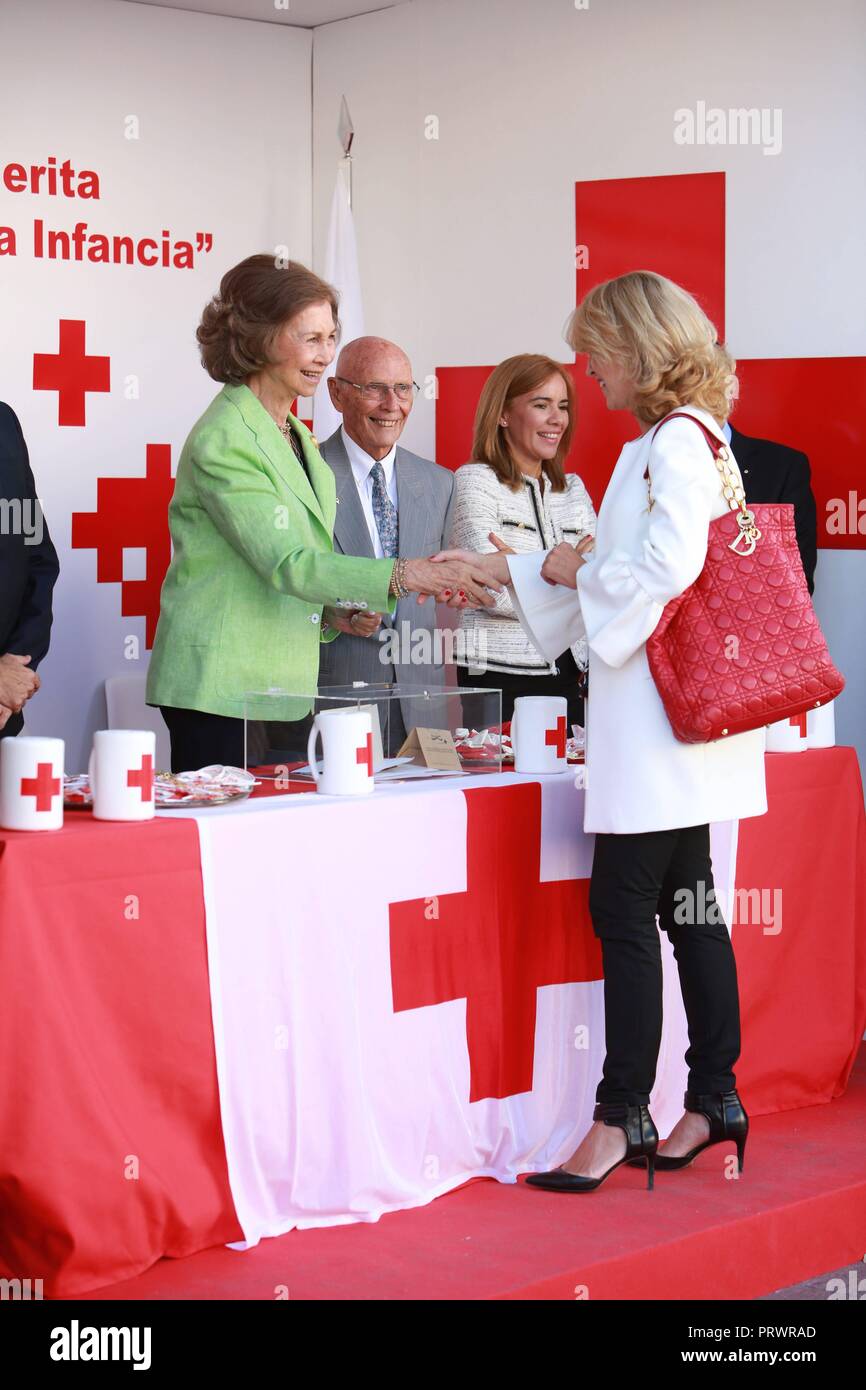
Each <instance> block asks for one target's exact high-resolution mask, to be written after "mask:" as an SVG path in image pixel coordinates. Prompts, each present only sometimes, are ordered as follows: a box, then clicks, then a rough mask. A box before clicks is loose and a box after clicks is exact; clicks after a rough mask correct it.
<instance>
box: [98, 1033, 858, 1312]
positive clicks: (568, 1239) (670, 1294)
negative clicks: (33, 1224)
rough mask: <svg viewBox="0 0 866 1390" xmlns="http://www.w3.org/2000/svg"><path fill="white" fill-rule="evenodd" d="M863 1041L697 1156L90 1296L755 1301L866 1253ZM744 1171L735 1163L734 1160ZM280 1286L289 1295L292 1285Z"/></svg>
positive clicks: (455, 1205)
mask: <svg viewBox="0 0 866 1390" xmlns="http://www.w3.org/2000/svg"><path fill="white" fill-rule="evenodd" d="M864 1134H866V1047H861V1049H860V1054H859V1057H858V1059H857V1062H856V1064H855V1066H854V1069H853V1071H852V1073H851V1078H850V1081H849V1083H848V1089H847V1091H846V1093H845V1095H844V1096H842V1097H840V1098H839V1099H838V1100H835V1101H832V1102H831V1103H830V1104H828V1105H817V1106H810V1107H808V1108H807V1109H802V1110H789V1111H787V1112H783V1113H781V1114H776V1115H767V1116H762V1117H759V1118H757V1119H755V1120H753V1121H752V1123H751V1129H750V1133H749V1140H748V1144H747V1146H746V1156H745V1167H744V1171H743V1174H742V1176H741V1177H740V1178H734V1179H726V1178H725V1177H724V1172H725V1168H726V1166H727V1164H726V1158H727V1155H728V1152H730V1153H732V1154H733V1153H735V1149H734V1145H733V1143H732V1144H730V1145H718V1146H716V1147H714V1148H712V1149H708V1150H707V1151H706V1152H705V1153H703V1154H701V1155H700V1157H699V1158H698V1159H697V1160H696V1162H695V1163H694V1164H693V1165H692V1167H690V1168H686V1169H683V1170H681V1171H680V1172H674V1173H658V1174H657V1175H656V1186H655V1191H654V1192H648V1191H647V1190H646V1172H645V1170H640V1169H637V1168H629V1167H628V1166H626V1165H623V1166H622V1167H621V1168H618V1169H617V1171H616V1172H615V1173H614V1174H613V1175H612V1176H611V1177H610V1178H609V1179H608V1180H607V1182H606V1183H605V1184H604V1186H603V1187H602V1188H601V1189H599V1190H598V1191H597V1192H594V1193H588V1194H585V1195H583V1196H561V1195H557V1194H555V1193H545V1192H541V1191H536V1190H534V1189H531V1188H527V1187H525V1186H524V1184H523V1183H522V1182H521V1183H519V1184H518V1185H517V1187H510V1186H505V1185H502V1184H499V1183H495V1182H492V1181H490V1180H487V1179H481V1180H477V1181H473V1182H470V1183H467V1184H466V1186H465V1187H462V1188H460V1189H459V1190H458V1191H457V1192H453V1193H450V1194H449V1195H448V1196H445V1197H440V1198H439V1199H438V1200H437V1201H435V1202H432V1203H431V1204H430V1205H429V1206H426V1207H419V1208H416V1209H415V1210H413V1211H405V1212H394V1213H391V1214H389V1215H386V1216H383V1217H382V1218H381V1220H380V1221H378V1222H377V1223H376V1224H372V1225H355V1226H342V1227H335V1228H331V1229H329V1230H316V1231H292V1232H290V1233H289V1234H288V1235H285V1236H281V1237H279V1238H278V1239H275V1240H265V1241H262V1242H261V1243H260V1244H259V1245H258V1246H257V1247H256V1248H255V1249H254V1250H249V1251H246V1252H238V1251H234V1250H227V1249H225V1248H224V1247H217V1248H214V1249H211V1250H205V1251H202V1252H200V1253H199V1254H196V1255H191V1256H189V1257H188V1258H187V1259H182V1260H160V1261H159V1263H158V1264H156V1265H154V1266H153V1268H151V1269H149V1270H148V1271H147V1272H146V1273H145V1274H142V1275H140V1276H139V1277H138V1278H136V1279H131V1280H128V1281H127V1282H125V1283H122V1284H115V1285H112V1286H111V1288H106V1289H103V1290H98V1291H96V1292H94V1293H92V1294H89V1295H84V1296H83V1297H84V1298H92V1299H101V1298H107V1299H115V1298H116V1299H127V1298H132V1299H139V1298H140V1299H274V1298H275V1297H277V1296H278V1294H277V1292H276V1290H278V1288H279V1287H283V1288H285V1289H287V1290H288V1296H289V1297H290V1298H291V1299H302V1300H306V1299H501V1298H556V1299H573V1298H575V1297H576V1293H575V1290H576V1289H579V1288H584V1289H585V1290H586V1292H585V1293H584V1294H583V1296H584V1297H587V1296H588V1297H589V1298H593V1299H600V1298H601V1299H604V1298H635V1299H637V1298H650V1299H652V1298H658V1299H681V1298H703V1299H733V1298H755V1297H757V1296H759V1295H761V1294H765V1293H770V1292H772V1291H773V1290H775V1289H779V1288H784V1287H787V1286H788V1285H790V1284H795V1283H798V1282H799V1281H801V1280H804V1279H806V1278H808V1277H809V1276H810V1275H813V1274H819V1273H822V1272H824V1271H826V1270H832V1269H837V1268H840V1267H841V1266H843V1265H845V1264H846V1263H848V1262H852V1263H853V1262H855V1261H857V1260H859V1259H862V1257H863V1250H864V1235H863V1232H864V1231H866V1145H864V1142H863V1137H864ZM733 1167H734V1168H736V1163H734V1165H733ZM283 1296H285V1295H283Z"/></svg>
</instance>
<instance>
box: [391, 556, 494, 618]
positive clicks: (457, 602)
mask: <svg viewBox="0 0 866 1390" xmlns="http://www.w3.org/2000/svg"><path fill="white" fill-rule="evenodd" d="M496 559H498V557H497V556H494V555H476V554H475V552H474V551H471V550H441V551H440V552H439V554H438V555H434V556H431V557H430V559H429V560H409V561H407V564H406V572H405V582H406V584H407V586H408V587H409V588H410V589H412V590H414V591H415V592H416V593H417V594H418V601H419V603H423V602H424V600H425V599H426V598H428V597H429V596H430V595H432V596H433V597H434V598H438V599H441V600H442V602H443V603H447V604H448V606H449V608H490V607H492V605H493V597H492V595H491V594H490V593H488V590H489V589H492V590H494V592H498V591H499V590H500V589H502V587H503V584H507V583H508V573H507V570H506V573H505V577H504V580H500V579H499V578H498V577H497V576H496V575H495V574H494V572H493V569H492V568H491V567H490V566H489V564H488V563H487V562H488V561H491V560H496ZM503 563H505V562H503Z"/></svg>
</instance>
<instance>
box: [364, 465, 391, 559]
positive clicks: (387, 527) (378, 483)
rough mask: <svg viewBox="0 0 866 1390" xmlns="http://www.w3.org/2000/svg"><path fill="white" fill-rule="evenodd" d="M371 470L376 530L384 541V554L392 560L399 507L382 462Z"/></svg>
mask: <svg viewBox="0 0 866 1390" xmlns="http://www.w3.org/2000/svg"><path fill="white" fill-rule="evenodd" d="M370 472H371V474H372V477H373V516H374V518H375V520H376V530H377V531H378V532H379V540H380V541H381V542H382V551H383V554H384V555H385V557H386V559H389V560H390V559H393V558H394V557H395V556H396V554H397V508H396V507H395V506H394V503H393V502H392V501H391V498H390V497H389V496H388V489H387V487H386V486H385V470H384V468H383V467H382V465H381V463H374V464H373V467H372V468H371V469H370Z"/></svg>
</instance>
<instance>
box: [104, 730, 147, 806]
mask: <svg viewBox="0 0 866 1390" xmlns="http://www.w3.org/2000/svg"><path fill="white" fill-rule="evenodd" d="M155 757H156V734H155V733H153V731H152V730H151V729H98V730H97V732H96V733H95V734H94V735H93V752H92V753H91V754H90V767H89V775H90V790H91V792H92V793H93V814H94V816H95V817H96V819H97V820H152V818H153V814H154V811H155V809H156V803H155V801H154V796H153V770H154V769H153V763H154V758H155Z"/></svg>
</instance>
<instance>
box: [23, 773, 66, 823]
mask: <svg viewBox="0 0 866 1390" xmlns="http://www.w3.org/2000/svg"><path fill="white" fill-rule="evenodd" d="M21 795H22V796H35V797H36V810H37V811H50V810H51V803H52V801H53V800H54V798H55V796H59V795H60V778H59V777H55V776H54V768H53V767H52V766H51V764H50V763H37V764H36V776H35V777H22V778H21Z"/></svg>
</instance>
